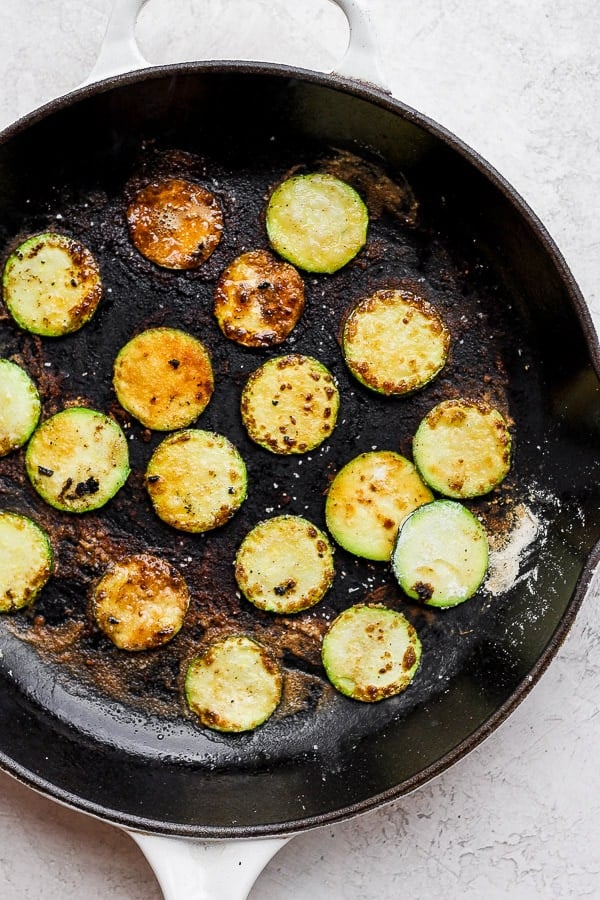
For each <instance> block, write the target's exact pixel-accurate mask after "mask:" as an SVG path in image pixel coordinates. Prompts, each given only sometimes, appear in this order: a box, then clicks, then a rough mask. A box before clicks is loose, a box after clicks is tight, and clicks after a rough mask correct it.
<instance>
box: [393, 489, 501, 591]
mask: <svg viewBox="0 0 600 900" xmlns="http://www.w3.org/2000/svg"><path fill="white" fill-rule="evenodd" d="M487 568H488V539H487V534H486V533H485V529H484V528H483V526H482V525H481V523H480V522H479V520H478V519H476V518H475V516H474V515H473V513H472V512H471V511H470V510H468V509H467V507H466V506H463V505H462V503H457V502H456V501H455V500H435V501H434V502H433V503H427V504H426V505H425V506H421V507H419V509H416V510H415V511H414V512H412V513H411V514H410V516H409V517H408V518H407V519H406V521H405V522H404V523H403V525H402V527H401V528H400V532H399V533H398V540H397V541H396V546H395V547H394V552H393V553H392V569H393V572H394V575H395V576H396V578H397V579H398V583H399V584H400V587H401V588H402V590H403V591H404V592H405V593H406V594H408V596H409V597H412V598H413V599H414V600H421V601H422V602H423V603H427V604H428V605H429V606H441V607H446V606H456V605H457V604H458V603H463V602H464V601H465V600H468V599H469V597H472V596H473V594H474V593H475V591H476V590H477V589H478V587H479V586H480V584H481V583H482V581H483V579H484V578H485V575H486V572H487Z"/></svg>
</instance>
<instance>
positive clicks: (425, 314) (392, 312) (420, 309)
mask: <svg viewBox="0 0 600 900" xmlns="http://www.w3.org/2000/svg"><path fill="white" fill-rule="evenodd" d="M449 346H450V334H449V332H448V330H447V328H446V327H445V325H444V323H443V322H442V320H441V319H440V317H439V315H438V313H437V312H436V310H435V309H434V308H433V307H432V306H431V305H430V304H429V303H428V302H427V301H426V300H425V299H424V298H423V297H419V296H417V295H415V294H413V293H412V292H410V291H406V290H382V291H376V292H375V293H374V294H372V295H371V296H370V297H366V298H365V299H364V300H361V301H360V303H358V304H357V305H356V306H355V307H354V309H353V310H352V311H351V312H350V314H349V315H348V317H347V318H346V321H345V323H344V329H343V334H342V349H343V354H344V359H345V361H346V365H347V366H348V368H349V369H350V371H351V372H352V374H353V375H354V377H355V378H356V379H358V381H360V382H361V383H362V384H364V385H365V386H366V387H368V388H371V390H373V391H377V392H378V393H380V394H386V395H390V394H408V393H410V392H412V391H416V390H418V389H419V388H422V387H423V386H424V385H426V384H428V383H429V382H430V381H431V380H432V379H433V378H435V376H436V375H437V374H438V373H439V372H440V371H441V369H442V368H443V367H444V365H445V363H446V359H447V357H448V349H449Z"/></svg>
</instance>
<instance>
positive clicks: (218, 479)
mask: <svg viewBox="0 0 600 900" xmlns="http://www.w3.org/2000/svg"><path fill="white" fill-rule="evenodd" d="M247 483H248V476H247V472H246V464H245V463H244V460H243V459H242V457H241V456H240V453H239V451H238V449H237V448H236V447H234V445H233V444H232V443H231V441H229V440H228V439H227V438H226V437H224V436H223V435H222V434H215V433H214V432H212V431H200V430H199V429H194V428H188V429H187V430H185V431H178V432H177V433H176V434H172V435H170V436H169V437H167V438H165V440H164V441H162V443H160V444H159V445H158V447H157V448H156V450H155V451H154V453H153V454H152V457H151V459H150V462H149V463H148V467H147V469H146V488H147V490H148V493H149V495H150V499H151V500H152V504H153V506H154V509H155V511H156V514H157V515H158V516H159V517H160V518H161V519H162V520H163V522H166V523H167V524H168V525H171V526H172V527H173V528H178V529H179V530H180V531H189V532H203V531H210V530H211V529H213V528H218V527H219V526H220V525H224V524H225V522H227V521H229V519H230V518H231V517H232V516H233V514H234V513H235V512H237V510H238V509H239V507H240V506H241V504H242V503H243V501H244V500H245V499H246V490H247Z"/></svg>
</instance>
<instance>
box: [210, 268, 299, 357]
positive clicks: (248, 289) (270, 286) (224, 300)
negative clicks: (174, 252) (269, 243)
mask: <svg viewBox="0 0 600 900" xmlns="http://www.w3.org/2000/svg"><path fill="white" fill-rule="evenodd" d="M303 311H304V282H303V281H302V278H301V277H300V275H299V274H298V272H297V271H296V269H295V268H294V267H293V266H291V265H290V264H289V263H285V262H282V261H281V260H279V259H277V258H276V257H275V256H273V254H272V253H269V252H268V251H267V250H251V251H249V252H248V253H242V255H241V256H238V257H237V258H236V259H234V260H233V262H232V263H230V264H229V265H228V266H227V268H226V269H225V271H224V272H223V274H222V275H221V277H220V279H219V282H218V284H217V288H216V291H215V303H214V313H215V317H216V319H217V322H218V323H219V327H220V329H221V331H222V332H223V334H224V335H225V337H227V338H229V339H230V340H232V341H235V342H236V343H237V344H242V346H244V347H274V346H276V345H277V344H281V343H283V341H285V339H286V338H287V336H288V335H289V333H290V332H291V330H292V329H293V328H294V326H295V325H296V324H297V323H298V320H299V319H300V316H301V315H302V313H303Z"/></svg>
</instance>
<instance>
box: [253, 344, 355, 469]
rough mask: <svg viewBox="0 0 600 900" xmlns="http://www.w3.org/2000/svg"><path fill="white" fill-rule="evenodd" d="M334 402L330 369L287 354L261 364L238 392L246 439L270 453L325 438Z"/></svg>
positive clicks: (294, 450)
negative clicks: (246, 433) (240, 395)
mask: <svg viewBox="0 0 600 900" xmlns="http://www.w3.org/2000/svg"><path fill="white" fill-rule="evenodd" d="M339 405H340V396H339V392H338V389H337V387H336V385H335V382H334V380H333V375H332V374H331V372H330V371H329V370H328V369H327V368H325V366H324V365H323V364H322V363H320V362H318V360H316V359H313V358H312V357H310V356H301V355H300V354H297V353H292V354H290V355H289V356H278V357H276V358H275V359H270V360H268V361H267V362H266V363H263V365H262V366H260V367H259V368H258V369H255V371H254V372H253V373H252V374H251V375H250V377H249V379H248V381H247V382H246V385H245V387H244V390H243V391H242V399H241V413H242V420H243V422H244V425H245V426H246V430H247V431H248V435H249V436H250V438H251V439H252V440H253V441H255V442H256V443H257V444H260V446H261V447H264V448H265V450H270V451H271V453H279V454H291V453H306V452H307V451H308V450H314V448H315V447H318V446H319V444H321V443H322V442H323V441H324V440H325V438H327V437H329V435H330V434H331V432H332V431H333V429H334V428H335V423H336V421H337V414H338V409H339Z"/></svg>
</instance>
